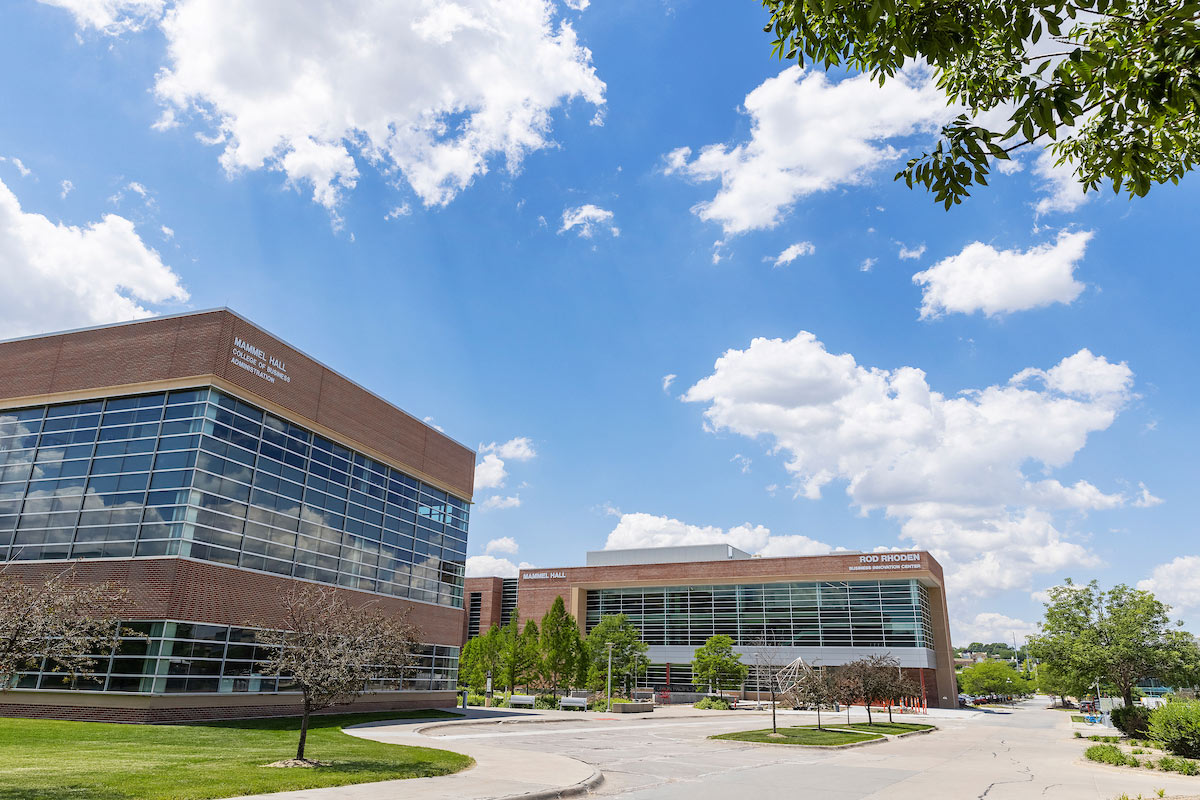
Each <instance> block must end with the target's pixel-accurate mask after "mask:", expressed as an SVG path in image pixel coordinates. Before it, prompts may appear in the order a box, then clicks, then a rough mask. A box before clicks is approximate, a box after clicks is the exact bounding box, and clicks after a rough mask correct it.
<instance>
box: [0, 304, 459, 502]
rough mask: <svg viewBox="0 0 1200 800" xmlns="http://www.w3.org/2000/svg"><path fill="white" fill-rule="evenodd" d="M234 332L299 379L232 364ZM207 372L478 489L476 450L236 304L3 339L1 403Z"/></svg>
mask: <svg viewBox="0 0 1200 800" xmlns="http://www.w3.org/2000/svg"><path fill="white" fill-rule="evenodd" d="M234 337H240V338H242V339H243V340H244V341H246V342H248V343H249V344H251V345H254V346H255V347H257V348H259V349H261V350H263V351H265V354H266V355H268V356H275V357H277V358H280V359H282V360H283V361H284V363H285V364H286V367H287V374H288V375H289V376H290V378H291V381H290V382H284V381H282V380H279V379H276V381H275V382H274V383H271V382H269V381H267V380H264V379H263V378H261V377H258V376H257V375H255V374H252V373H250V372H248V371H246V370H245V369H243V368H241V367H239V366H237V365H235V364H233V363H232V362H231V356H232V349H233V342H234ZM205 376H215V377H217V378H220V379H222V380H225V381H228V382H229V383H231V384H233V385H235V386H237V387H239V388H240V389H241V390H243V391H245V392H247V393H248V397H247V399H250V400H253V399H254V397H259V398H263V399H265V400H267V401H269V402H270V403H274V404H276V405H278V406H280V407H282V408H283V409H286V410H288V411H290V412H292V413H293V414H295V415H298V416H299V417H302V418H303V419H305V420H311V421H312V422H315V423H317V424H319V425H321V426H324V427H326V428H328V429H330V430H331V431H333V432H334V433H336V434H338V435H340V436H342V437H344V438H345V439H347V440H349V442H350V443H354V442H357V443H360V444H361V445H362V446H364V447H366V448H368V449H371V450H375V451H377V452H379V453H380V454H381V455H383V456H385V457H386V458H388V459H390V460H393V461H395V462H397V463H398V464H400V465H405V466H408V467H410V468H411V469H413V470H415V471H416V472H418V473H422V474H424V475H426V476H429V477H430V478H432V479H433V480H434V481H435V482H440V483H442V484H443V485H444V486H446V487H448V488H450V489H452V490H454V491H455V492H457V493H459V494H462V495H463V496H465V497H467V498H469V497H470V496H471V491H472V487H473V483H474V475H475V453H474V452H473V451H471V450H469V449H468V448H466V447H463V446H462V445H460V444H458V443H456V442H454V441H453V440H451V439H450V438H448V437H446V436H444V435H442V434H441V433H438V432H437V431H436V430H434V429H432V428H430V427H429V426H428V425H426V424H425V423H423V422H421V421H420V420H418V419H416V418H414V417H412V416H410V415H408V414H406V413H405V412H403V411H401V410H400V409H398V408H396V407H395V406H392V405H390V404H389V403H387V402H385V401H384V400H382V399H380V398H379V397H376V396H375V395H373V394H371V393H370V392H368V391H366V390H365V389H362V388H360V387H359V386H357V385H355V384H354V383H352V382H350V381H348V380H347V379H345V378H343V377H342V376H341V375H339V374H337V373H336V372H334V371H333V370H331V369H329V368H327V367H325V366H323V365H322V364H320V363H318V362H316V361H314V360H312V359H311V358H309V357H308V356H305V355H304V354H303V353H300V352H299V351H297V350H295V349H293V348H291V347H289V346H288V345H286V344H284V343H283V342H281V341H279V340H278V339H276V338H275V337H273V336H271V335H270V334H269V333H267V332H266V331H263V330H261V329H260V328H257V327H255V326H254V325H251V324H250V323H249V322H246V321H245V320H243V319H242V318H241V317H238V316H237V315H235V314H233V313H231V312H229V311H224V310H221V311H210V312H203V313H198V314H187V315H181V316H175V317H165V318H160V319H151V320H143V321H139V322H132V323H128V324H125V325H117V326H110V327H105V328H96V329H92V330H85V331H78V332H75V333H65V334H57V335H54V336H43V337H39V338H36V339H25V340H21V341H16V342H7V343H0V393H2V398H0V405H8V406H12V405H14V404H16V400H17V399H20V400H21V401H24V400H27V399H31V398H38V397H39V396H41V395H51V394H57V393H68V392H83V391H88V390H104V389H107V388H111V387H121V386H129V385H133V384H142V383H149V382H153V381H166V380H172V379H178V378H191V377H205ZM3 400H7V401H8V402H7V403H5V402H3ZM32 402H36V399H34V400H32Z"/></svg>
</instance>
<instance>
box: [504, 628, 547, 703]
mask: <svg viewBox="0 0 1200 800" xmlns="http://www.w3.org/2000/svg"><path fill="white" fill-rule="evenodd" d="M498 650H499V652H498V658H497V660H498V663H499V675H498V677H499V682H500V685H501V686H504V687H506V688H507V690H508V691H509V693H511V692H512V690H513V688H514V687H515V686H517V685H518V684H520V683H522V682H523V681H525V680H526V679H527V678H528V677H529V676H530V675H531V674H536V673H537V666H538V632H537V625H536V624H535V623H534V621H533V620H529V622H528V623H527V624H526V625H525V630H524V631H522V630H521V621H520V619H519V618H518V616H517V613H516V612H515V611H514V612H513V615H512V618H511V619H510V620H509V621H508V624H507V625H505V626H504V627H503V628H500V629H499V631H498Z"/></svg>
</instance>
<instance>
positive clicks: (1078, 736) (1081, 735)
mask: <svg viewBox="0 0 1200 800" xmlns="http://www.w3.org/2000/svg"><path fill="white" fill-rule="evenodd" d="M1075 738H1076V739H1082V738H1083V734H1082V733H1080V732H1079V731H1075Z"/></svg>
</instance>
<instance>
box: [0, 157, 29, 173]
mask: <svg viewBox="0 0 1200 800" xmlns="http://www.w3.org/2000/svg"><path fill="white" fill-rule="evenodd" d="M3 161H11V162H12V165H13V166H14V167H16V168H17V172H19V173H21V177H22V178H28V177H29V176H30V175H32V174H33V170H31V169H29V167H27V166H25V162H24V161H22V160H21V159H19V158H17V157H16V156H11V157H9V158H5V157H4V156H0V162H3Z"/></svg>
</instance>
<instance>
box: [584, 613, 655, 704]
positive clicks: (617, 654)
mask: <svg viewBox="0 0 1200 800" xmlns="http://www.w3.org/2000/svg"><path fill="white" fill-rule="evenodd" d="M610 642H611V643H612V646H613V647H612V670H613V675H614V676H620V675H627V674H629V672H630V670H631V669H632V668H633V667H634V666H635V661H634V657H635V656H644V655H645V654H646V650H647V649H648V648H647V646H646V643H645V642H643V641H642V634H641V631H639V630H638V629H637V628H636V627H634V625H633V623H632V622H631V621H630V620H629V616H628V615H626V614H609V615H606V616H603V617H601V618H600V622H599V623H597V625H596V627H594V628H592V631H591V633H589V634H588V637H587V649H588V653H589V655H590V657H591V664H590V668H589V670H588V683H589V684H590V685H592V686H593V687H595V688H597V689H601V688H605V687H606V686H607V683H608V652H609V648H608V645H609V643H610Z"/></svg>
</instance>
